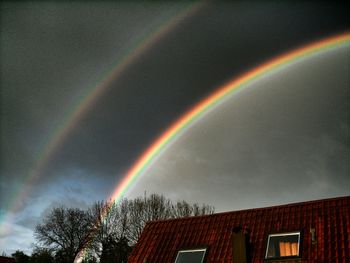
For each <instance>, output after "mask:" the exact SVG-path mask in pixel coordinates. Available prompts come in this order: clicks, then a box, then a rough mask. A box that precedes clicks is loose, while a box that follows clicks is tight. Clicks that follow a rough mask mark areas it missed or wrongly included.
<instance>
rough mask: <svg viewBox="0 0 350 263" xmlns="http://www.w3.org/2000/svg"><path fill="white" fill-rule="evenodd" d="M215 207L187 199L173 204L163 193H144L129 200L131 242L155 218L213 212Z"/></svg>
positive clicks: (132, 242) (135, 239) (133, 241)
mask: <svg viewBox="0 0 350 263" xmlns="http://www.w3.org/2000/svg"><path fill="white" fill-rule="evenodd" d="M213 213H214V207H213V206H209V205H204V204H203V205H202V206H200V205H198V204H196V203H195V204H192V205H191V204H189V203H187V202H186V201H184V200H183V201H178V202H176V204H173V203H172V201H171V200H170V199H167V198H165V197H164V196H163V195H158V194H151V195H150V196H147V195H146V194H145V195H144V197H143V198H141V197H138V198H135V199H133V200H131V201H129V216H128V218H129V219H128V220H129V224H128V225H129V227H128V235H127V236H128V239H129V241H131V244H135V243H136V242H137V241H138V239H139V237H140V235H141V233H142V230H143V228H144V227H145V225H146V223H147V222H149V221H155V220H164V219H171V218H180V217H189V216H200V215H206V214H213Z"/></svg>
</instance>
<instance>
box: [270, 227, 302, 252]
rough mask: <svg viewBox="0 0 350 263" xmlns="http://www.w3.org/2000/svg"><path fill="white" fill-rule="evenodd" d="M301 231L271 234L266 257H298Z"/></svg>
mask: <svg viewBox="0 0 350 263" xmlns="http://www.w3.org/2000/svg"><path fill="white" fill-rule="evenodd" d="M299 248H300V231H298V232H290V233H279V234H270V235H269V237H268V240H267V247H266V254H265V259H275V258H276V259H277V258H278V259H280V258H288V257H298V256H299V254H300V252H299Z"/></svg>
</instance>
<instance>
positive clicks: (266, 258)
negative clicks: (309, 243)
mask: <svg viewBox="0 0 350 263" xmlns="http://www.w3.org/2000/svg"><path fill="white" fill-rule="evenodd" d="M280 236H298V254H297V255H292V256H275V257H267V253H268V249H269V245H270V240H271V237H280ZM301 237H302V231H300V230H296V231H286V232H278V233H270V234H268V236H267V242H266V247H265V257H264V260H265V261H269V260H272V261H273V260H284V259H286V260H287V259H291V258H301V249H300V248H301V242H302V239H301Z"/></svg>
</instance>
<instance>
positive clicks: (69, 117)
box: [0, 1, 208, 231]
mask: <svg viewBox="0 0 350 263" xmlns="http://www.w3.org/2000/svg"><path fill="white" fill-rule="evenodd" d="M207 5H208V3H207V2H206V1H198V2H196V1H195V2H191V3H189V4H186V5H185V6H184V7H183V8H182V9H181V10H179V11H177V13H176V14H174V15H173V16H172V17H171V18H170V19H168V20H166V21H163V22H162V24H160V25H157V26H156V28H153V30H152V32H148V33H146V34H145V35H144V36H142V37H141V38H140V39H139V40H138V41H136V43H135V45H134V46H132V47H131V48H130V49H129V50H128V51H127V52H126V54H125V55H124V56H123V57H122V58H121V59H120V60H118V61H117V62H116V64H115V65H114V66H113V68H112V70H110V71H108V72H106V74H105V76H103V77H102V78H101V81H98V84H97V85H95V86H92V87H91V88H90V89H89V91H88V92H87V94H86V95H85V96H84V97H82V98H81V99H80V100H79V101H77V103H75V104H74V106H73V107H71V108H70V109H69V110H68V111H67V113H66V114H65V118H64V119H63V120H62V121H61V123H60V124H59V125H58V127H57V128H56V129H55V131H54V132H53V134H51V135H50V136H49V137H48V138H46V140H45V142H44V145H43V147H42V148H41V151H40V152H39V153H38V154H37V156H38V157H37V158H36V160H37V161H36V163H35V164H34V166H33V167H32V169H31V170H30V171H29V172H28V174H27V176H26V178H25V180H23V182H21V183H18V185H17V186H16V189H15V190H14V191H13V196H12V198H11V199H12V200H11V201H10V202H9V203H8V204H7V206H6V207H5V210H6V211H7V214H4V213H0V231H2V230H4V229H5V228H6V227H5V223H6V222H9V221H11V220H12V217H13V213H11V212H15V211H17V210H19V209H20V208H21V204H22V202H23V200H25V198H26V197H27V195H28V193H29V191H30V187H31V186H32V185H33V184H34V182H35V180H36V179H38V178H39V177H40V176H42V175H43V174H44V172H45V169H47V165H48V164H49V163H50V161H51V160H52V159H53V158H54V155H55V153H56V152H57V150H58V149H59V147H60V146H61V145H63V142H64V141H65V139H66V138H67V137H68V136H69V134H70V133H71V131H72V130H74V128H75V126H76V123H78V122H79V120H80V119H81V118H82V117H83V116H85V115H86V114H87V113H88V111H89V110H90V109H91V108H92V106H93V105H94V104H95V103H96V102H97V101H98V99H99V98H100V97H101V95H102V94H104V93H105V92H106V91H107V90H108V89H109V88H111V85H110V84H111V83H112V82H113V81H115V80H116V79H118V78H119V77H120V76H121V75H122V74H123V73H124V72H125V71H126V70H127V69H128V68H129V67H130V66H131V65H132V64H133V63H134V62H135V61H137V59H138V58H139V57H140V56H141V55H142V54H144V53H145V52H146V51H147V50H149V49H150V48H151V47H152V46H153V45H154V44H155V43H157V42H159V41H160V40H161V39H162V38H163V37H164V36H165V35H166V34H168V33H169V32H171V31H172V30H173V29H174V28H176V27H177V26H178V25H179V24H180V23H181V22H182V21H185V20H186V19H188V18H190V17H192V16H193V15H195V14H196V13H197V12H198V11H199V10H200V9H202V8H204V7H205V6H207Z"/></svg>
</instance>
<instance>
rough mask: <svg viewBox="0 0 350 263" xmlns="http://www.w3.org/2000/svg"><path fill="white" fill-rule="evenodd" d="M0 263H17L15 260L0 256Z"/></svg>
mask: <svg viewBox="0 0 350 263" xmlns="http://www.w3.org/2000/svg"><path fill="white" fill-rule="evenodd" d="M0 263H16V260H15V259H14V258H9V257H4V256H0Z"/></svg>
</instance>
